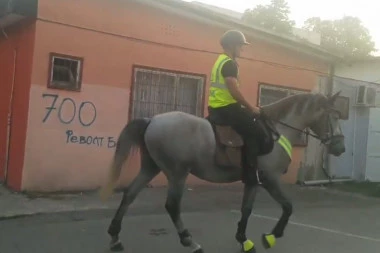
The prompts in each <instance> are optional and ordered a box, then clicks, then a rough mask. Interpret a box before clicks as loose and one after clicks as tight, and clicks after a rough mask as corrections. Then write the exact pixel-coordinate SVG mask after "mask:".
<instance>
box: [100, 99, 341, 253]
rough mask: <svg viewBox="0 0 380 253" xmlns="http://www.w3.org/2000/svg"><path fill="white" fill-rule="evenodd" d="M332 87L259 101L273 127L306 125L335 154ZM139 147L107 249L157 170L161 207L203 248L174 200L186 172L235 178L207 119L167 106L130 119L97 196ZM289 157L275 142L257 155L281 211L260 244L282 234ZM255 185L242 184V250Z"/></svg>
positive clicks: (187, 239) (248, 244)
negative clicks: (162, 182) (221, 160)
mask: <svg viewBox="0 0 380 253" xmlns="http://www.w3.org/2000/svg"><path fill="white" fill-rule="evenodd" d="M337 96H338V93H337V94H335V95H333V96H331V97H329V98H328V97H326V96H324V95H321V94H299V95H294V96H291V97H287V98H285V99H282V100H280V101H278V102H276V103H273V104H270V105H268V106H264V107H262V111H263V112H264V114H265V115H266V116H267V117H268V118H269V119H271V120H272V121H273V122H274V126H275V127H276V129H277V131H278V133H280V134H281V135H283V136H285V137H287V139H288V140H289V141H290V142H291V143H294V142H295V141H296V140H297V139H298V138H299V137H300V136H301V133H302V130H304V129H307V128H310V129H311V130H312V131H313V132H314V133H315V135H314V136H315V137H316V138H318V139H320V140H321V142H322V143H323V144H325V145H326V146H327V147H328V150H329V153H330V154H333V155H335V156H339V155H341V154H342V153H344V152H345V146H344V136H343V134H342V132H341V128H340V124H339V113H338V112H337V111H336V110H335V109H334V106H333V105H334V101H335V99H336V97H337ZM138 147H139V148H140V153H141V169H140V172H139V174H138V175H137V177H136V178H135V179H134V180H133V181H132V183H131V184H130V185H129V186H128V187H127V188H125V189H124V195H123V199H122V201H121V203H120V206H119V208H118V210H117V212H116V214H115V216H114V218H113V220H112V222H111V224H110V226H109V229H108V233H109V234H110V236H111V237H112V240H111V243H110V247H111V250H114V251H117V250H122V249H123V246H122V244H121V242H120V241H119V233H120V230H121V222H122V219H123V216H124V214H125V212H126V211H127V208H128V206H129V205H130V204H131V203H132V202H133V201H134V199H135V198H136V196H137V194H138V193H139V192H140V191H141V190H142V189H143V188H144V187H145V186H146V185H147V184H148V183H149V182H150V181H151V180H152V179H153V178H154V177H155V176H157V175H158V174H159V172H161V171H162V172H163V173H164V174H165V176H166V177H167V179H168V195H167V200H166V204H165V208H166V210H167V211H168V213H169V215H170V217H171V219H172V221H173V223H174V225H175V227H176V229H177V232H178V234H179V238H180V242H181V244H182V245H183V246H185V247H189V248H190V249H191V250H192V252H196V253H201V252H203V249H202V248H201V246H200V245H199V244H197V243H196V242H195V240H193V239H192V236H191V234H190V233H189V231H188V230H187V229H186V227H185V225H184V223H183V221H182V219H181V215H180V203H181V198H182V195H183V192H184V187H185V181H186V178H187V176H188V175H189V174H193V175H194V176H196V177H198V178H200V179H203V180H206V181H209V182H213V183H231V182H236V181H239V180H241V179H242V178H241V175H242V173H241V170H238V169H226V168H224V167H220V166H218V165H217V164H216V162H215V147H216V139H215V134H214V131H213V128H212V126H211V124H210V122H209V121H208V120H207V119H204V118H200V117H196V116H193V115H191V114H187V113H183V112H178V111H175V112H168V113H163V114H159V115H156V116H154V117H152V118H151V119H135V120H132V121H130V122H129V123H128V124H127V125H126V126H125V128H124V129H123V130H122V132H121V134H120V136H119V139H118V142H117V148H116V151H115V154H114V158H113V163H112V167H111V171H110V177H109V179H108V182H107V184H106V185H105V186H104V187H103V188H102V191H101V194H102V197H103V199H104V198H106V197H108V196H109V195H110V194H111V193H112V191H113V189H114V188H115V187H116V182H117V180H118V178H119V175H120V172H121V168H122V165H123V164H124V162H125V161H126V160H127V158H128V155H129V153H130V151H131V149H132V148H138ZM290 161H291V159H290V158H289V155H288V153H287V152H286V151H285V149H284V148H283V147H282V146H281V145H279V143H278V142H276V144H275V146H274V148H273V150H272V152H270V153H269V154H267V155H264V156H260V157H259V161H258V163H259V168H260V170H261V171H262V187H263V188H265V189H266V190H267V191H268V192H269V194H270V195H271V196H272V198H273V199H274V200H276V201H277V202H278V203H279V204H280V205H281V207H282V215H281V218H280V219H279V221H278V222H277V224H276V226H275V227H274V228H273V230H272V232H271V233H269V234H263V235H262V241H263V244H264V247H265V248H270V247H273V246H274V244H275V240H276V238H280V237H282V236H283V234H284V230H285V227H286V225H287V223H288V220H289V217H290V215H291V214H292V203H291V202H290V200H289V199H288V198H287V197H286V196H285V194H284V192H283V191H282V189H281V186H280V175H281V174H283V173H285V172H286V171H287V169H288V166H289V164H290ZM257 186H258V185H248V184H246V185H245V187H244V196H243V201H242V206H241V220H240V221H239V223H238V228H237V233H236V240H237V241H238V242H239V243H240V244H241V245H242V249H243V251H244V252H255V246H254V244H253V242H252V241H250V240H247V238H246V235H245V233H246V228H247V222H248V218H249V216H250V215H251V212H252V207H253V202H254V200H255V196H256V192H257Z"/></svg>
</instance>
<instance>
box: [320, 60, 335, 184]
mask: <svg viewBox="0 0 380 253" xmlns="http://www.w3.org/2000/svg"><path fill="white" fill-rule="evenodd" d="M328 75H329V76H328V81H327V94H326V95H327V96H331V95H332V93H333V89H334V76H335V61H332V62H331V63H330V68H329V74H328ZM324 152H326V153H325V155H326V160H325V161H324V162H323V163H322V167H323V170H324V171H325V172H327V173H328V177H329V178H330V175H331V170H330V155H329V154H328V153H327V149H324ZM330 182H331V180H330Z"/></svg>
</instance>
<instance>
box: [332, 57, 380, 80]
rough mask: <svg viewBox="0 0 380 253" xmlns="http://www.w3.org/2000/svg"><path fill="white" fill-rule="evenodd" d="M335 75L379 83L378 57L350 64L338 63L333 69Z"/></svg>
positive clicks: (379, 61)
mask: <svg viewBox="0 0 380 253" xmlns="http://www.w3.org/2000/svg"><path fill="white" fill-rule="evenodd" d="M335 75H336V76H339V77H345V78H350V79H356V80H361V81H365V82H372V83H379V84H380V57H379V58H377V59H374V60H368V61H360V62H356V63H352V64H350V65H347V64H345V65H343V64H342V65H338V66H337V67H336V69H335Z"/></svg>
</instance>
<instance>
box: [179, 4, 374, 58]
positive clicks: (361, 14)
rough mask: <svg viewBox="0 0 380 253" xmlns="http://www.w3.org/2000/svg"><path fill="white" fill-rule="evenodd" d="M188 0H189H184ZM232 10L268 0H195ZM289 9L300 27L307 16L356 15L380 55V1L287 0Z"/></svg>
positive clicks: (330, 17)
mask: <svg viewBox="0 0 380 253" xmlns="http://www.w3.org/2000/svg"><path fill="white" fill-rule="evenodd" d="M186 1H189V0H186ZM196 1H198V2H203V3H206V4H211V5H215V6H219V7H223V8H227V9H231V10H234V11H239V12H244V11H245V10H246V9H248V8H249V9H251V8H254V7H255V6H256V5H258V4H264V5H265V4H268V3H269V2H270V0H255V1H251V0H196ZM287 2H288V5H289V7H290V10H291V14H290V19H292V20H294V21H295V22H296V26H297V27H302V26H303V22H304V21H305V20H306V19H308V18H309V17H314V16H319V17H321V18H322V19H339V18H341V17H343V16H344V15H347V16H356V17H358V18H360V19H361V21H362V23H363V25H364V26H365V27H366V28H368V30H369V31H370V34H371V36H372V39H373V41H374V42H375V43H376V48H377V49H379V51H378V52H376V55H380V25H379V20H380V19H379V13H380V12H379V10H380V8H379V7H380V3H379V4H376V1H375V0H314V1H310V0H287Z"/></svg>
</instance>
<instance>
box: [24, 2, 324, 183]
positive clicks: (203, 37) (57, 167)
mask: <svg viewBox="0 0 380 253" xmlns="http://www.w3.org/2000/svg"><path fill="white" fill-rule="evenodd" d="M141 17H144V19H142V18H141ZM223 32H224V31H223V30H221V29H219V28H215V27H212V26H205V25H204V24H200V23H197V22H195V21H192V20H187V19H184V18H181V17H179V16H176V15H174V14H168V13H164V12H162V11H158V10H155V9H153V8H150V7H149V8H148V7H143V6H141V5H139V4H136V3H131V2H128V1H111V2H110V1H100V0H92V1H90V0H83V1H74V0H68V1H64V2H62V1H57V0H40V1H39V20H38V21H37V24H36V46H35V52H34V55H35V57H34V61H33V75H32V89H31V92H30V97H31V100H30V111H29V113H30V117H29V123H28V140H27V148H26V150H27V151H26V161H25V167H24V177H23V188H24V189H29V190H79V189H89V188H94V187H97V186H98V185H100V183H101V182H102V180H103V179H104V178H105V175H106V172H107V169H108V164H109V162H110V159H111V157H112V152H113V150H114V149H113V148H108V147H107V146H104V145H103V146H101V147H99V145H79V144H73V143H67V135H66V131H67V130H72V131H74V133H76V134H79V135H92V136H102V137H104V138H108V137H111V138H114V139H115V138H116V137H117V135H118V134H119V132H120V130H121V128H122V127H123V126H124V124H125V123H126V122H127V119H128V111H129V95H130V89H131V74H132V66H133V65H134V64H137V65H145V66H149V67H157V68H162V69H168V70H174V71H185V72H191V73H198V74H205V75H207V76H208V74H209V72H210V68H211V66H212V65H213V62H214V60H215V58H216V56H217V53H219V52H220V48H219V45H218V38H219V36H220V35H221V34H222V33H223ZM197 38H198V39H197ZM173 46H174V47H173ZM179 47H181V48H179ZM184 48H188V49H184ZM201 51H203V52H201ZM204 51H209V52H204ZM50 52H56V53H61V54H68V55H73V56H78V57H83V58H84V69H83V84H82V87H83V88H82V91H81V92H67V91H59V90H51V89H50V90H49V89H47V88H46V85H47V76H48V67H49V53H50ZM244 57H247V58H251V60H245V59H244V60H240V65H241V79H242V88H243V91H244V93H245V94H249V99H250V100H251V102H252V103H255V102H256V99H257V84H258V82H266V83H272V84H277V85H287V86H292V87H297V88H303V89H311V88H312V87H314V85H315V84H316V83H317V74H316V73H312V72H305V71H298V70H288V69H284V68H279V67H276V66H273V65H268V64H264V63H261V62H259V61H254V60H252V59H259V60H266V61H272V62H277V63H282V64H286V65H296V66H302V67H305V68H311V69H316V70H318V71H326V69H327V66H325V65H324V64H323V63H320V62H318V61H316V60H315V59H311V58H307V57H304V56H301V55H297V54H296V53H291V52H288V51H285V50H283V49H281V48H277V47H274V46H270V45H268V44H260V43H259V42H254V44H253V46H252V47H250V48H247V50H246V52H245V53H244ZM207 88H208V87H205V92H206V93H207ZM46 93H49V94H54V95H57V96H59V97H58V98H57V103H56V105H55V106H56V107H57V108H56V109H55V110H52V113H51V114H50V116H49V118H48V120H46V121H45V122H43V118H44V117H45V116H46V113H47V109H46V107H49V106H50V105H51V98H52V97H50V101H49V97H46V96H45V98H43V94H46ZM65 98H70V99H72V101H74V102H75V104H76V106H77V109H78V106H79V105H80V104H81V103H82V102H83V101H91V102H92V103H93V104H94V105H95V106H96V110H97V118H96V121H95V122H94V123H93V124H92V125H91V126H89V127H84V126H82V125H81V124H79V121H78V119H77V118H74V120H73V122H72V123H70V124H62V122H61V121H60V120H59V119H58V109H59V105H60V103H61V102H62V100H63V99H65ZM72 110H73V109H72V107H70V106H67V105H66V106H64V109H62V115H65V117H66V119H67V117H71V116H70V115H71V114H70V113H71V112H72ZM92 113H93V111H91V110H88V111H87V112H84V113H83V115H84V117H88V118H90V119H91V117H92ZM36 145H38V147H39V148H38V149H35V147H36ZM301 152H302V149H296V150H295V158H294V160H295V162H294V164H293V165H292V168H291V169H290V170H289V173H288V176H287V177H288V179H287V180H288V181H295V176H294V175H295V174H296V173H297V172H296V169H297V167H298V164H297V161H299V157H300V155H301ZM137 167H138V162H137V159H134V160H133V161H132V163H131V166H129V167H128V170H124V172H123V175H122V182H127V181H129V180H130V179H131V178H132V177H133V176H134V175H135V174H136V172H137ZM41 175H43V176H41ZM165 182H166V181H165V179H164V178H163V176H160V177H159V178H158V179H156V180H155V181H154V184H162V183H165ZM190 182H191V183H200V182H201V181H199V180H196V179H194V178H191V179H190Z"/></svg>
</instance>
